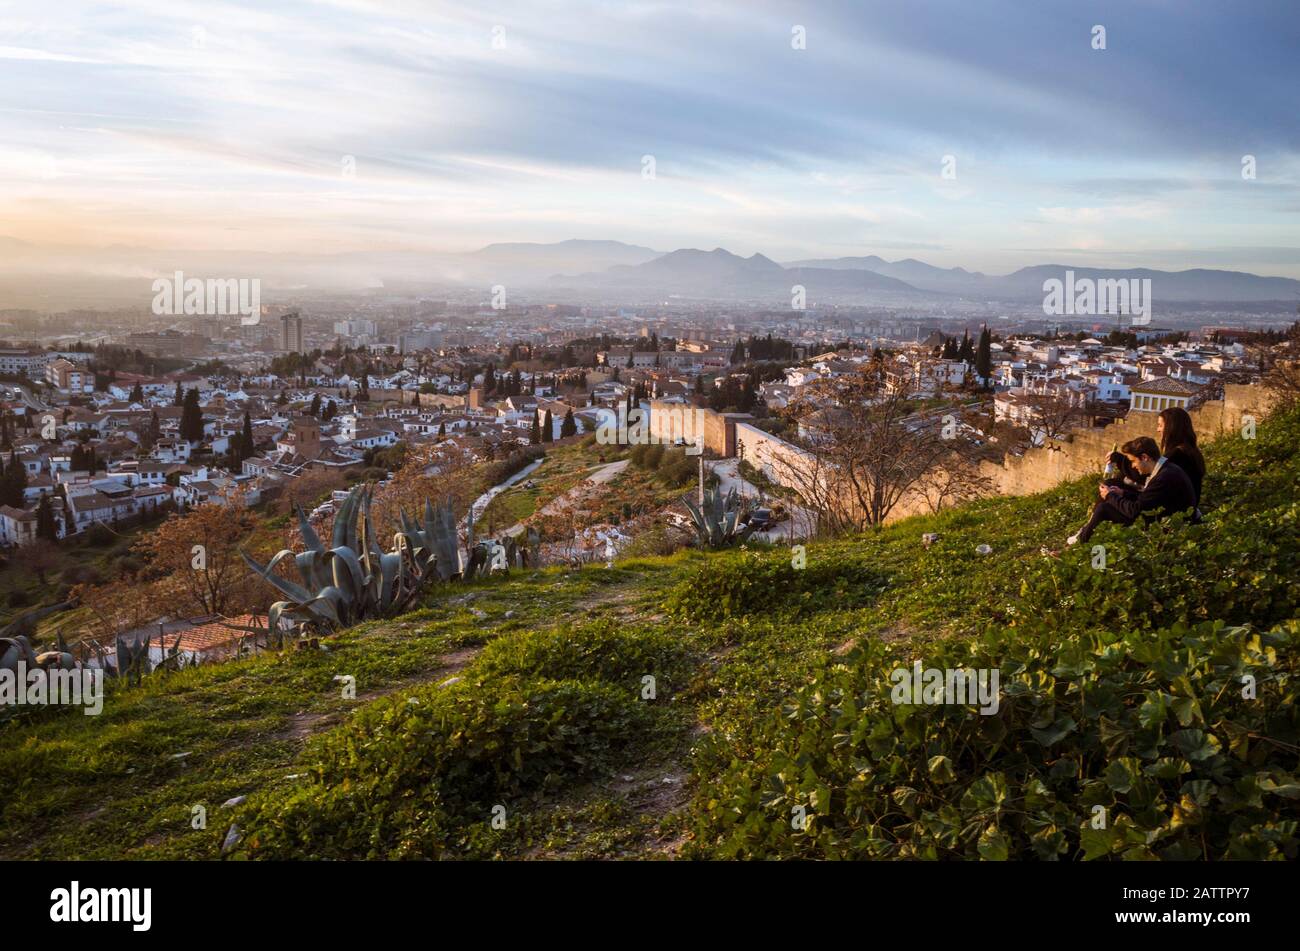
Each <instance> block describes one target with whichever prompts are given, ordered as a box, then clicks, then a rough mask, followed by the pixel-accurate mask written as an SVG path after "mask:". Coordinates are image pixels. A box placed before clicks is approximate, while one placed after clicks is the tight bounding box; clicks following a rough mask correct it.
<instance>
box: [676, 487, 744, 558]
mask: <svg viewBox="0 0 1300 951" xmlns="http://www.w3.org/2000/svg"><path fill="white" fill-rule="evenodd" d="M682 501H683V502H685V503H686V510H687V511H688V512H690V513H691V522H692V523H693V524H694V526H695V534H696V535H697V536H699V540H700V547H701V548H725V547H726V546H727V545H731V544H734V543H736V542H743V541H744V540H745V539H747V538H749V536H750V533H751V532H753V530H754V529H753V526H751V525H749V524H742V523H741V521H740V519H741V516H742V515H743V514H744V505H743V503H742V502H741V499H740V496H738V495H737V494H736V490H735V489H732V490H731V491H729V492H728V493H727V494H726V496H725V497H724V496H723V494H722V489H721V488H716V489H713V488H710V489H705V490H704V500H703V501H704V504H703V505H696V504H695V503H694V502H692V501H691V500H690V498H689V497H687V498H684V499H682Z"/></svg>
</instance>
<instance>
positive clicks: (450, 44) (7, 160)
mask: <svg viewBox="0 0 1300 951" xmlns="http://www.w3.org/2000/svg"><path fill="white" fill-rule="evenodd" d="M1095 25H1102V26H1104V27H1105V30H1106V36H1105V39H1106V49H1104V50H1096V49H1093V27H1094V26H1095ZM797 26H799V27H803V29H804V35H805V36H806V48H805V49H794V48H792V40H794V39H795V36H794V32H795V27H797ZM494 40H495V42H494ZM1298 60H1300V11H1298V10H1297V4H1296V2H1295V0H1278V2H1267V0H1250V2H1243V0H1230V2H1209V0H1196V2H1189V0H1165V2H1158V0H1146V2H1143V0H1119V2H1111V3H1107V2H1096V3H1090V2H1084V0H1059V2H1058V0H1021V2H1014V3H1013V2H1006V0H953V2H923V0H905V2H904V0H894V2H888V3H886V2H867V0H853V2H844V3H812V2H806V3H762V2H753V0H743V2H742V0H737V2H734V3H731V2H714V0H689V2H682V3H676V2H638V0H610V2H602V3H594V2H593V3H561V2H552V3H548V2H544V0H530V2H523V3H510V2H493V0H476V2H469V3H442V2H432V0H430V2H404V0H384V2H382V3H381V2H375V3H371V2H365V0H334V2H321V3H310V4H309V3H292V2H276V3H263V2H257V3H252V2H250V3H232V2H219V0H166V2H161V0H158V2H151V0H147V2H129V0H128V2H119V3H113V4H108V3H103V4H96V3H76V2H59V0H47V2H41V3H36V2H31V0H26V2H16V3H15V2H9V0H0V237H11V238H18V239H21V240H23V241H27V242H33V243H38V244H66V245H86V246H104V245H111V244H127V245H141V246H148V247H158V248H182V247H183V248H229V249H251V250H308V251H318V250H330V251H336V250H349V249H368V250H373V249H380V248H429V249H438V250H469V249H472V248H474V247H477V246H480V245H482V244H485V243H488V242H491V241H553V240H561V239H564V238H572V237H580V238H614V239H619V240H624V241H630V242H635V243H639V244H646V245H649V246H651V247H654V248H658V249H662V250H671V249H673V248H676V247H704V248H712V247H714V246H718V245H721V246H724V247H727V248H729V249H731V250H733V251H736V252H738V253H743V254H750V253H752V252H754V251H762V252H764V253H766V254H768V255H770V256H773V257H776V258H778V259H790V258H794V257H805V256H823V255H825V256H838V255H846V254H873V253H874V254H881V255H882V256H884V257H887V258H891V259H893V258H899V257H908V256H915V257H920V258H922V259H924V260H928V261H931V262H933V263H936V264H943V265H954V264H961V265H963V266H967V267H973V268H978V269H981V270H988V271H1006V270H1011V269H1013V268H1015V267H1018V266H1021V265H1023V264H1029V263H1043V262H1047V261H1065V260H1068V261H1071V262H1078V263H1089V264H1099V265H1101V264H1105V265H1133V264H1150V265H1152V266H1157V267H1170V268H1181V267H1198V266H1211V267H1228V268H1240V269H1243V270H1253V271H1256V272H1259V273H1266V274H1280V275H1286V276H1292V277H1300V227H1298V226H1300V113H1298V105H1297V92H1300V65H1298ZM1245 155H1253V156H1254V157H1255V162H1256V170H1257V171H1256V174H1257V177H1256V178H1255V179H1254V180H1246V179H1244V178H1243V176H1242V159H1243V156H1245ZM644 156H653V157H654V165H655V168H654V171H655V176H654V177H653V178H647V177H645V175H644V174H643V167H644V163H643V157H644ZM944 156H952V157H953V158H954V159H955V171H956V177H955V178H954V179H946V178H944V177H943V176H942V174H941V172H942V170H943V162H944ZM350 162H353V163H354V166H351V167H352V168H354V170H355V171H354V174H352V175H349V174H348V171H349V163H350Z"/></svg>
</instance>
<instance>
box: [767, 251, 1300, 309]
mask: <svg viewBox="0 0 1300 951" xmlns="http://www.w3.org/2000/svg"><path fill="white" fill-rule="evenodd" d="M790 266H791V267H795V266H801V267H815V268H832V269H839V270H852V269H863V270H868V271H873V272H875V273H877V274H887V275H889V276H891V277H896V278H898V279H899V280H902V281H906V282H907V283H909V284H911V285H912V286H913V287H916V288H919V289H921V290H929V291H939V292H941V293H945V294H955V295H960V296H962V297H977V298H989V299H1003V300H1028V299H1034V298H1041V297H1042V296H1043V282H1044V281H1046V280H1050V279H1052V278H1056V279H1058V280H1059V279H1062V276H1063V275H1064V274H1065V272H1066V271H1067V270H1069V271H1073V272H1074V277H1075V280H1076V281H1077V280H1081V279H1085V278H1087V279H1093V280H1115V279H1133V278H1136V279H1138V280H1142V279H1150V281H1151V291H1152V296H1153V297H1154V299H1155V300H1156V301H1161V300H1167V301H1189V302H1190V301H1222V302H1228V301H1241V302H1245V301H1266V300H1295V299H1296V298H1297V296H1300V281H1296V280H1292V279H1291V278H1288V277H1260V276H1259V275H1257V274H1250V273H1247V272H1245V271H1218V270H1211V269H1208V268H1195V269H1192V270H1189V271H1157V270H1154V269H1151V268H1128V269H1116V268H1095V267H1085V266H1080V265H1077V264H1037V265H1033V266H1032V267H1023V268H1021V269H1020V270H1018V271H1015V272H1013V273H1011V274H1005V275H989V274H982V273H980V272H979V271H967V270H966V269H964V268H960V267H954V268H938V267H934V266H933V265H930V264H926V263H925V262H924V261H918V260H916V259H915V258H906V259H904V260H902V261H892V262H891V261H886V260H884V259H883V258H879V257H876V256H874V255H872V256H871V257H862V258H852V257H850V258H833V259H830V260H814V261H796V262H793V263H792V264H791V265H790Z"/></svg>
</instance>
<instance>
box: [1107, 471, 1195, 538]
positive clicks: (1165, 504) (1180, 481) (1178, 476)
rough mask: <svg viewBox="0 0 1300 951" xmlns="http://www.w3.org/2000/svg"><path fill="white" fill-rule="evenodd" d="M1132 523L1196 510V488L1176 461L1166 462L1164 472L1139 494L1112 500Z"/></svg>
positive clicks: (1155, 476)
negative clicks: (1141, 519) (1141, 517)
mask: <svg viewBox="0 0 1300 951" xmlns="http://www.w3.org/2000/svg"><path fill="white" fill-rule="evenodd" d="M1110 502H1111V504H1112V505H1114V506H1115V507H1116V508H1117V509H1119V510H1120V511H1121V512H1123V513H1124V515H1125V517H1127V518H1128V520H1129V521H1130V522H1134V521H1136V520H1137V517H1138V516H1139V515H1143V516H1146V517H1147V518H1148V519H1150V518H1163V517H1164V516H1166V515H1173V514H1175V513H1176V512H1186V511H1188V510H1191V509H1195V508H1196V489H1195V488H1194V487H1193V486H1192V480H1191V479H1190V478H1189V477H1188V475H1187V473H1186V472H1184V471H1183V470H1182V468H1180V467H1179V465H1178V464H1177V463H1175V462H1172V461H1170V460H1169V459H1168V458H1166V459H1165V462H1164V465H1162V466H1161V467H1160V471H1159V472H1157V473H1156V474H1155V475H1154V476H1153V477H1151V478H1149V479H1147V481H1146V485H1144V486H1142V491H1141V492H1139V493H1138V494H1137V495H1128V494H1125V495H1121V496H1116V497H1115V498H1113V499H1111V500H1110Z"/></svg>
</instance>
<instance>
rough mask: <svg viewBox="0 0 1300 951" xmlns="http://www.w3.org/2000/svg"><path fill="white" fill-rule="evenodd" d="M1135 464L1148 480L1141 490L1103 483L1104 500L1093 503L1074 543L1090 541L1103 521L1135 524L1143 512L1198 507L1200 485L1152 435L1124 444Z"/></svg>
mask: <svg viewBox="0 0 1300 951" xmlns="http://www.w3.org/2000/svg"><path fill="white" fill-rule="evenodd" d="M1120 452H1122V453H1124V455H1125V456H1126V457H1127V458H1128V460H1129V462H1131V463H1132V465H1133V468H1134V469H1136V470H1137V472H1138V473H1139V474H1140V475H1142V476H1144V477H1145V479H1146V481H1145V483H1144V484H1143V486H1142V490H1141V491H1140V492H1137V493H1134V492H1131V491H1130V492H1126V491H1125V490H1124V488H1122V487H1120V486H1118V485H1107V484H1105V483H1103V484H1102V485H1101V486H1100V487H1099V490H1098V491H1099V494H1100V495H1101V501H1099V502H1098V503H1097V504H1096V505H1094V506H1093V507H1092V517H1091V518H1090V519H1088V524H1087V525H1085V526H1083V528H1081V529H1079V532H1078V534H1077V535H1071V536H1070V538H1069V539H1068V541H1069V543H1070V544H1071V545H1074V544H1077V543H1078V542H1086V541H1087V540H1088V539H1089V538H1091V537H1092V533H1093V532H1094V531H1095V530H1096V528H1097V526H1098V525H1100V524H1101V523H1102V522H1118V523H1119V524H1121V525H1132V524H1133V523H1134V522H1136V521H1137V519H1138V517H1139V516H1142V517H1144V518H1146V519H1148V520H1151V519H1153V518H1163V517H1164V516H1166V515H1173V514H1174V513H1175V512H1186V511H1192V510H1195V508H1196V489H1195V488H1194V487H1193V486H1192V480H1191V479H1190V478H1188V476H1187V473H1186V472H1184V471H1183V470H1182V469H1180V468H1179V467H1178V466H1177V465H1176V464H1174V463H1172V462H1170V461H1169V460H1168V459H1166V458H1165V457H1164V456H1162V455H1161V454H1160V447H1159V446H1158V445H1156V441H1155V440H1154V439H1152V438H1151V437H1150V436H1139V437H1138V438H1137V439H1131V440H1129V441H1128V442H1126V443H1125V444H1124V445H1123V446H1121V447H1120Z"/></svg>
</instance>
